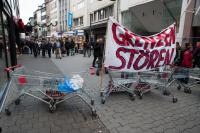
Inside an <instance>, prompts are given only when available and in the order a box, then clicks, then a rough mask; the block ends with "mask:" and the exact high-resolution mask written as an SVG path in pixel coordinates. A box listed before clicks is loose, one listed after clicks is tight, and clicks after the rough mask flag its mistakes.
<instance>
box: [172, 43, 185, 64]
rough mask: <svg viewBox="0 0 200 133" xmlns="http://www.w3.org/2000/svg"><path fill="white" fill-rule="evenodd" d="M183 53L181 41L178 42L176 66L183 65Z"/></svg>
mask: <svg viewBox="0 0 200 133" xmlns="http://www.w3.org/2000/svg"><path fill="white" fill-rule="evenodd" d="M182 55H183V50H182V48H181V46H180V44H179V42H176V56H175V58H174V65H175V66H181V63H182V58H183V57H182Z"/></svg>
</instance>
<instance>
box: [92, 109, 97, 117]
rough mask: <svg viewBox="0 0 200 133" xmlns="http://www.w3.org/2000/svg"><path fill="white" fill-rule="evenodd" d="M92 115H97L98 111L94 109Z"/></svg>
mask: <svg viewBox="0 0 200 133" xmlns="http://www.w3.org/2000/svg"><path fill="white" fill-rule="evenodd" d="M92 116H95V117H96V116H97V111H96V110H95V109H92Z"/></svg>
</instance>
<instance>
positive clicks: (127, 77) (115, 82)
mask: <svg viewBox="0 0 200 133" xmlns="http://www.w3.org/2000/svg"><path fill="white" fill-rule="evenodd" d="M107 70H108V75H109V82H108V85H107V86H106V87H105V88H104V89H103V90H102V91H101V103H102V104H104V103H105V101H106V98H107V97H108V96H109V95H110V94H111V93H112V92H122V91H123V92H128V94H129V97H130V98H131V100H135V96H136V95H135V93H134V89H133V86H134V85H137V83H138V81H139V78H138V74H137V73H132V72H121V71H116V70H112V69H107Z"/></svg>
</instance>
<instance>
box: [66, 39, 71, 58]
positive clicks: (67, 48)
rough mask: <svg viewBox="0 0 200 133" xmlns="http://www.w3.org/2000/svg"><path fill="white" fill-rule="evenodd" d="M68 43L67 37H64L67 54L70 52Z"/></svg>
mask: <svg viewBox="0 0 200 133" xmlns="http://www.w3.org/2000/svg"><path fill="white" fill-rule="evenodd" d="M70 45H71V43H70V42H69V40H68V38H66V42H65V48H66V52H67V56H69V53H70Z"/></svg>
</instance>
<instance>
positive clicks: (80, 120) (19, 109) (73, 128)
mask: <svg viewBox="0 0 200 133" xmlns="http://www.w3.org/2000/svg"><path fill="white" fill-rule="evenodd" d="M19 63H22V64H24V65H25V66H26V67H27V68H28V69H34V70H40V71H44V72H51V73H57V74H60V73H62V72H61V71H60V70H59V69H58V68H57V66H56V65H55V64H54V63H53V62H52V61H51V60H50V59H47V58H45V59H43V58H37V59H35V58H33V57H31V56H29V55H23V56H20V57H19ZM63 67H66V66H63ZM14 87H15V86H14V84H11V89H10V91H9V93H8V97H7V100H6V102H5V105H6V104H7V103H9V102H10V100H11V99H13V98H14V97H15V96H16V95H15V89H14ZM11 111H12V113H11V116H6V115H5V113H4V112H2V113H1V118H0V126H1V127H2V130H3V131H2V132H3V133H108V132H109V131H108V130H107V128H106V127H105V126H104V124H103V123H102V122H101V121H100V119H99V118H98V117H92V116H91V111H90V109H89V108H88V107H87V106H86V104H85V103H84V102H83V101H81V100H80V99H79V98H76V97H75V98H72V99H70V100H68V101H66V102H64V103H62V104H60V105H58V106H57V110H56V112H55V113H53V114H52V113H49V109H48V106H47V105H46V104H44V103H41V102H39V101H37V100H35V99H32V98H31V97H25V98H24V100H22V101H21V103H20V105H14V106H12V107H11Z"/></svg>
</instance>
